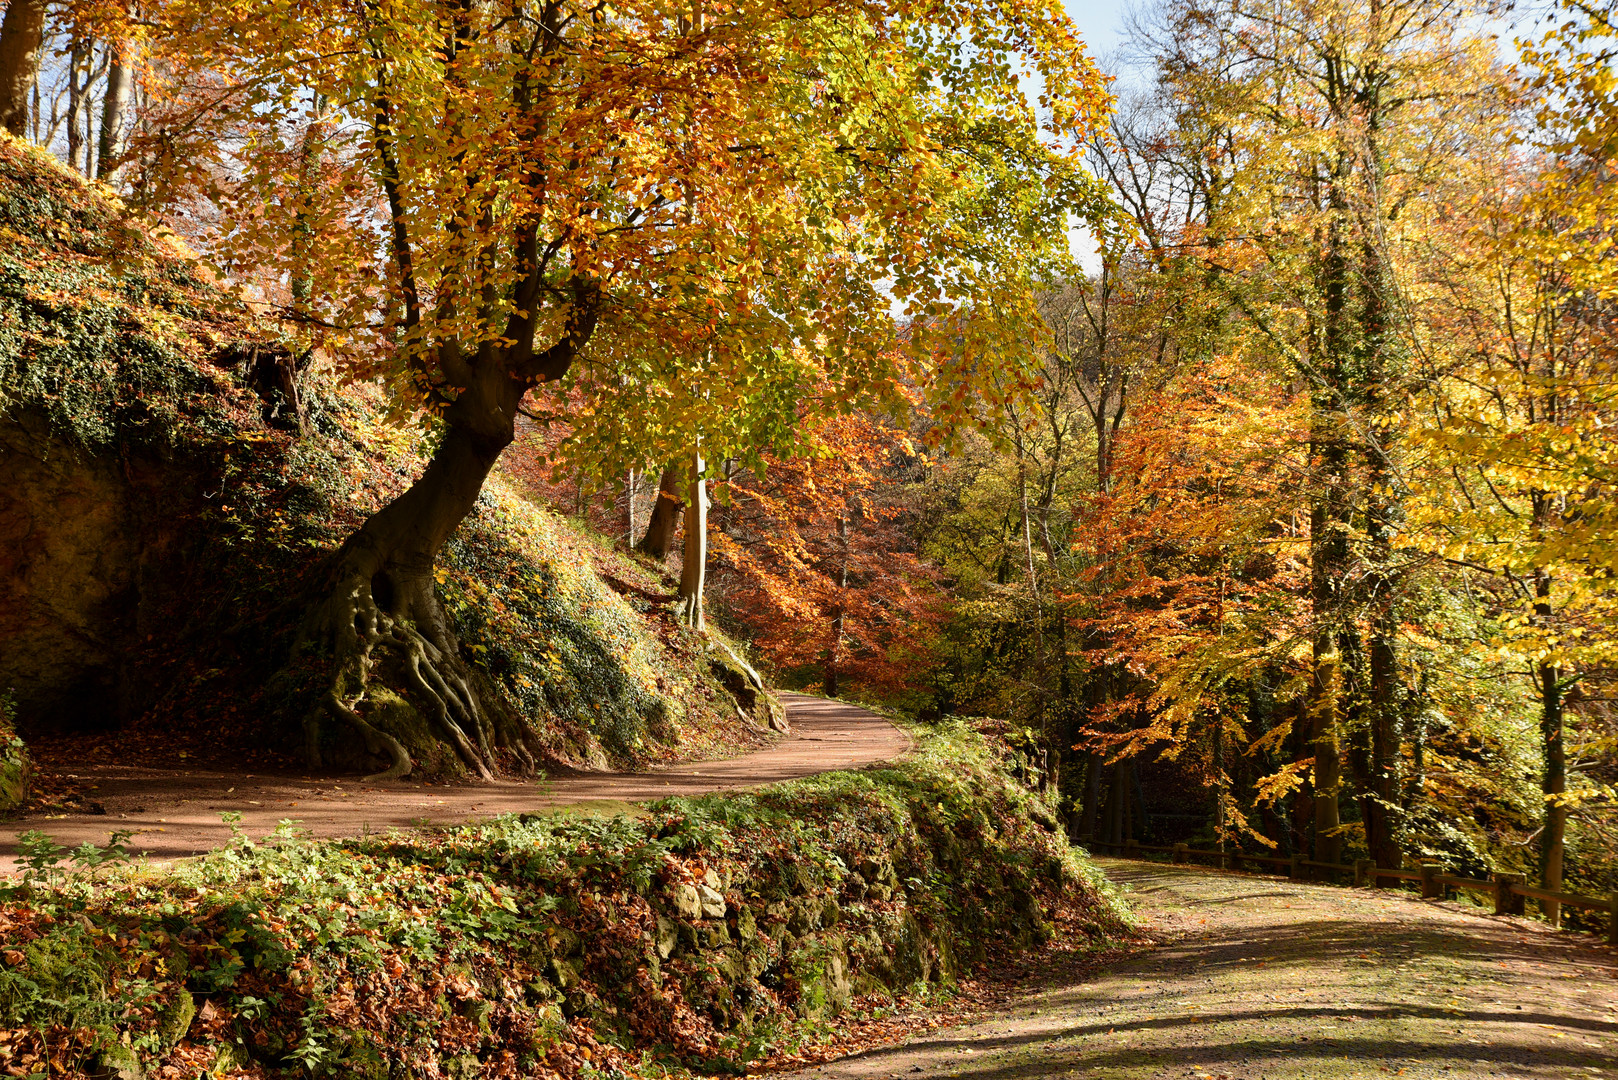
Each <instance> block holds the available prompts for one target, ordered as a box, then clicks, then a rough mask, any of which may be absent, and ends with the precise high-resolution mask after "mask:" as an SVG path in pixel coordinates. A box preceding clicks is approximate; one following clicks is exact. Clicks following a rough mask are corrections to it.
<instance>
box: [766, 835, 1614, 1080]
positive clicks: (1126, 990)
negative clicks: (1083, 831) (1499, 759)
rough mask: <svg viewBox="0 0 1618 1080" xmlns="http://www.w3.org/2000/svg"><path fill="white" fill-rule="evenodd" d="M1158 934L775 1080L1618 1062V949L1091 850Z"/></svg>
mask: <svg viewBox="0 0 1618 1080" xmlns="http://www.w3.org/2000/svg"><path fill="white" fill-rule="evenodd" d="M1096 861H1097V862H1098V863H1100V864H1101V865H1102V866H1103V868H1104V869H1105V870H1106V872H1107V875H1108V876H1109V877H1110V878H1111V879H1112V880H1113V881H1114V882H1116V883H1118V884H1119V885H1122V886H1124V887H1125V888H1126V889H1127V890H1128V895H1129V897H1130V899H1131V900H1132V901H1133V903H1134V905H1135V907H1136V910H1137V911H1138V912H1139V913H1140V914H1141V915H1142V916H1143V917H1144V918H1145V920H1146V921H1147V923H1148V924H1149V926H1150V927H1151V929H1152V930H1153V931H1155V932H1156V933H1157V934H1158V935H1159V936H1160V938H1161V940H1162V944H1161V945H1160V946H1159V947H1158V948H1156V949H1154V950H1152V951H1150V952H1148V953H1146V954H1145V955H1143V956H1139V957H1136V958H1133V959H1129V960H1126V961H1124V962H1122V963H1117V964H1114V965H1112V966H1110V967H1109V968H1108V969H1107V970H1105V971H1104V972H1102V973H1100V974H1096V973H1095V972H1094V966H1093V958H1091V957H1086V956H1084V955H1083V954H1071V955H1070V957H1069V961H1068V962H1069V964H1070V967H1069V970H1067V971H1066V972H1063V971H1062V970H1061V968H1060V967H1059V966H1057V967H1053V968H1052V969H1050V970H1048V971H1047V972H1046V973H1044V974H1045V977H1044V978H1040V979H1035V980H1031V981H1030V982H1029V983H1028V984H1026V992H1025V993H1024V994H1022V995H1021V996H1019V997H1018V998H1016V999H1015V1000H1013V1001H1012V1002H1011V1003H1010V1004H1008V1005H1005V1006H1003V1007H1000V1008H997V1009H996V1010H994V1011H993V1012H986V1013H984V1014H981V1015H980V1016H979V1017H978V1018H977V1019H976V1020H975V1021H972V1022H969V1023H966V1024H962V1025H959V1026H955V1027H950V1028H940V1029H938V1030H934V1031H927V1032H925V1033H922V1034H919V1035H917V1036H915V1037H913V1038H911V1039H910V1041H908V1042H906V1043H903V1044H901V1045H898V1046H890V1047H884V1048H881V1049H873V1050H867V1051H865V1052H863V1053H860V1054H857V1055H855V1056H853V1057H849V1058H845V1059H843V1060H841V1061H837V1062H833V1063H831V1064H827V1065H823V1066H820V1067H818V1068H814V1069H807V1070H803V1071H800V1072H794V1073H790V1074H784V1075H778V1076H777V1077H776V1078H775V1080H878V1078H880V1080H891V1078H900V1077H902V1078H904V1080H926V1078H929V1077H959V1078H961V1080H1038V1078H1043V1077H1075V1078H1078V1077H1083V1078H1086V1080H1350V1078H1352V1080H1361V1078H1373V1077H1388V1076H1401V1077H1406V1078H1408V1080H1416V1078H1422V1080H1439V1078H1453V1080H1461V1078H1468V1080H1470V1078H1473V1077H1488V1078H1500V1077H1512V1078H1521V1080H1569V1078H1574V1077H1581V1078H1582V1077H1602V1076H1608V1077H1610V1076H1618V954H1615V952H1614V950H1613V949H1611V948H1609V947H1607V946H1604V945H1598V944H1595V943H1594V942H1593V940H1592V939H1591V938H1590V937H1589V936H1588V935H1583V934H1572V933H1559V932H1557V931H1554V930H1550V929H1548V928H1547V927H1546V926H1545V925H1544V924H1542V923H1537V922H1532V921H1529V920H1527V919H1521V918H1513V917H1509V916H1498V917H1497V916H1494V915H1490V914H1487V913H1485V912H1484V911H1482V910H1481V909H1479V908H1476V907H1471V906H1469V905H1465V904H1461V903H1457V902H1446V903H1440V902H1438V901H1431V900H1419V899H1416V898H1415V897H1414V896H1413V895H1411V894H1408V893H1394V892H1371V891H1369V890H1365V889H1345V888H1334V887H1332V886H1328V885H1305V884H1299V883H1296V882H1290V881H1281V880H1276V879H1274V878H1265V877H1259V876H1255V875H1248V874H1238V873H1230V872H1221V871H1209V870H1200V869H1193V868H1189V867H1181V866H1164V865H1160V864H1152V863H1139V862H1125V861H1123V860H1116V859H1098V860H1096Z"/></svg>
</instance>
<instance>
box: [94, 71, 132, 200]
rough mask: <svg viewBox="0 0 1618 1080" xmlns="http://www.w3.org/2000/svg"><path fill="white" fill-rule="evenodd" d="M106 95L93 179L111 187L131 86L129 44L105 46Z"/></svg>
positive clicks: (122, 148)
mask: <svg viewBox="0 0 1618 1080" xmlns="http://www.w3.org/2000/svg"><path fill="white" fill-rule="evenodd" d="M107 49H108V52H109V54H110V55H109V57H108V63H107V92H106V94H105V95H104V96H103V98H102V102H101V137H100V138H99V139H98V140H97V143H96V179H97V180H104V181H107V182H108V183H111V182H112V181H113V180H115V179H116V178H117V175H116V174H117V171H118V165H119V158H120V157H121V156H122V154H123V152H124V143H125V141H126V134H125V126H126V123H127V118H128V114H129V98H130V92H131V89H132V87H133V85H134V70H133V64H132V63H131V60H132V59H133V52H134V45H133V44H132V43H131V42H130V41H129V40H128V39H124V40H118V41H111V42H109V43H108V44H107Z"/></svg>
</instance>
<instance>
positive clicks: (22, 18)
mask: <svg viewBox="0 0 1618 1080" xmlns="http://www.w3.org/2000/svg"><path fill="white" fill-rule="evenodd" d="M44 44H45V0H10V2H9V3H8V4H6V16H5V20H4V21H3V22H0V124H3V125H4V126H5V129H6V130H7V131H9V132H11V134H13V135H15V136H17V137H18V138H19V139H22V138H27V137H28V100H29V95H30V94H32V92H33V89H34V78H35V76H37V75H38V74H39V54H40V52H41V50H42V49H43V48H44Z"/></svg>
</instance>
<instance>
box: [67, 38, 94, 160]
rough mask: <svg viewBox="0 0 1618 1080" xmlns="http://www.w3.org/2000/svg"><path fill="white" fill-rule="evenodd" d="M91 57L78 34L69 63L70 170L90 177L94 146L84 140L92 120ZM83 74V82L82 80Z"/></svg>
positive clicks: (86, 45) (68, 158)
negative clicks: (89, 95) (91, 154)
mask: <svg viewBox="0 0 1618 1080" xmlns="http://www.w3.org/2000/svg"><path fill="white" fill-rule="evenodd" d="M90 55H91V54H90V43H89V42H88V41H87V40H86V39H85V38H84V37H83V36H82V35H81V34H79V33H78V32H77V31H75V32H74V34H73V44H72V45H71V46H70V47H69V49H68V61H67V167H68V168H70V169H78V170H79V172H81V173H82V174H84V175H85V176H89V175H90V143H89V140H88V139H86V138H85V137H84V131H85V129H86V128H88V126H89V120H90V116H89V113H90V100H89V97H88V96H87V93H86V92H87V91H88V90H89V89H90ZM81 72H82V73H83V79H84V81H83V82H82V83H81V82H80V81H79V79H80V73H81ZM81 112H82V113H83V114H84V121H83V123H82V126H81V122H80V120H79V114H80V113H81ZM81 151H82V153H83V157H84V161H83V162H82V164H81V162H80V161H79V156H80V152H81Z"/></svg>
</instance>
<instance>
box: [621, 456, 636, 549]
mask: <svg viewBox="0 0 1618 1080" xmlns="http://www.w3.org/2000/svg"><path fill="white" fill-rule="evenodd" d="M624 517H625V519H626V527H625V529H624V543H626V544H628V545H630V546H631V547H633V546H634V545H635V470H634V469H630V470H629V477H628V478H627V479H626V480H625V481H624Z"/></svg>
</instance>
